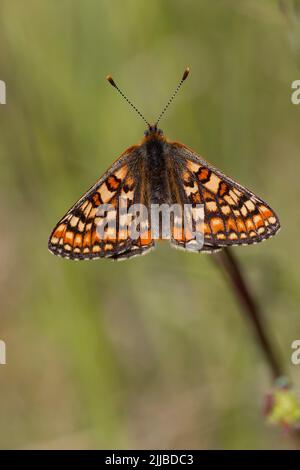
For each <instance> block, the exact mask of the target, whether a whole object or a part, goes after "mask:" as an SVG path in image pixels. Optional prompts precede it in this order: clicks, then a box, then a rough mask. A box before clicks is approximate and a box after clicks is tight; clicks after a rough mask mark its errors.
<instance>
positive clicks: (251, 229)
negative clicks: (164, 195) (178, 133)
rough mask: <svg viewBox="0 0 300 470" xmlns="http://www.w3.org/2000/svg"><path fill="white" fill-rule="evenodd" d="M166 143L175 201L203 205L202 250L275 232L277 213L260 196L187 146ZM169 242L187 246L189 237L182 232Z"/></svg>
mask: <svg viewBox="0 0 300 470" xmlns="http://www.w3.org/2000/svg"><path fill="white" fill-rule="evenodd" d="M167 145H168V147H167V150H166V154H167V155H168V157H167V158H168V165H169V167H170V168H171V174H172V178H171V180H172V181H173V187H174V188H176V187H177V190H176V194H177V202H180V204H181V205H182V206H183V205H184V204H191V205H192V206H193V207H194V206H195V205H196V204H203V207H204V221H203V225H202V226H201V230H202V231H203V235H204V243H203V247H202V248H201V251H203V252H214V251H217V250H218V249H220V248H223V247H225V246H232V245H249V244H253V243H258V242H260V241H263V240H265V239H267V238H269V237H271V236H273V235H275V233H276V232H277V231H278V229H279V228H280V224H279V220H278V217H277V216H276V214H275V213H274V212H273V210H272V209H271V208H270V207H269V206H268V205H267V204H266V203H265V202H264V201H263V200H262V199H260V198H258V197H257V196H255V195H254V194H253V193H252V192H251V191H249V190H248V189H246V188H244V187H243V186H241V185H240V184H238V183H236V182H235V181H234V180H232V179H231V178H229V177H227V176H226V175H224V174H223V173H221V172H220V171H219V170H217V169H216V168H214V167H212V166H211V165H209V164H208V163H207V162H206V161H205V160H203V159H201V158H200V157H199V156H198V155H197V154H196V153H194V152H193V151H192V150H191V149H189V148H188V147H186V146H184V145H182V144H179V143H176V142H173V143H168V144H167ZM174 193H175V189H174ZM171 242H172V244H174V245H175V246H178V247H182V248H187V247H188V245H187V244H188V243H189V242H190V240H188V239H187V238H186V236H184V235H183V237H182V238H181V239H180V237H179V238H178V237H177V238H176V239H175V238H174V237H173V239H172V240H171ZM196 251H200V250H196Z"/></svg>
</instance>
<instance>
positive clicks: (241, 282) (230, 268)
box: [213, 248, 285, 380]
mask: <svg viewBox="0 0 300 470" xmlns="http://www.w3.org/2000/svg"><path fill="white" fill-rule="evenodd" d="M213 257H214V259H215V260H216V262H217V263H218V265H220V266H221V268H222V270H223V272H224V274H226V277H227V278H228V280H229V281H230V283H231V285H232V287H233V291H234V293H235V296H236V297H237V298H238V300H239V302H240V304H241V306H242V308H243V311H244V312H245V313H246V314H247V316H248V319H249V320H250V322H251V323H252V326H253V329H254V332H255V334H256V337H257V340H258V343H259V345H260V347H261V349H262V351H263V352H264V354H265V357H266V359H267V362H268V364H269V367H270V370H271V373H272V375H273V378H274V380H275V379H277V378H278V377H281V376H284V375H285V373H284V370H283V368H282V365H281V363H280V362H279V360H278V358H277V354H275V351H274V347H273V344H272V342H271V341H270V338H269V336H268V333H267V330H266V328H265V325H264V321H263V316H262V312H261V309H260V308H259V305H258V304H257V302H256V301H255V298H254V296H253V294H252V292H251V289H250V287H249V284H248V282H247V281H246V279H245V276H244V274H243V271H242V268H241V266H240V264H239V263H238V261H237V259H236V257H235V256H234V255H233V253H232V249H230V248H225V249H224V250H222V251H221V252H220V253H218V254H216V255H213Z"/></svg>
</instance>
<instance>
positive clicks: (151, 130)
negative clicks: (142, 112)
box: [144, 124, 164, 137]
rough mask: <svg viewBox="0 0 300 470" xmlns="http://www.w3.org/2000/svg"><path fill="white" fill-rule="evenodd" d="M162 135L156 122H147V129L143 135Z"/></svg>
mask: <svg viewBox="0 0 300 470" xmlns="http://www.w3.org/2000/svg"><path fill="white" fill-rule="evenodd" d="M163 135H164V133H163V131H162V130H161V129H158V128H157V125H156V124H149V126H148V129H146V130H145V132H144V136H145V137H162V136H163Z"/></svg>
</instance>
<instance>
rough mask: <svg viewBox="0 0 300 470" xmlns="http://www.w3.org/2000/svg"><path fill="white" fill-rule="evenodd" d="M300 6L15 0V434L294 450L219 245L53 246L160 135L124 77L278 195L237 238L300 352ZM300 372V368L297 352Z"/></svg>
mask: <svg viewBox="0 0 300 470" xmlns="http://www.w3.org/2000/svg"><path fill="white" fill-rule="evenodd" d="M299 12H300V8H299V5H298V2H294V1H281V2H278V1H273V0H265V1H261V0H244V1H240V0H218V1H211V0H201V1H192V0H185V1H181V0H164V1H159V0H151V2H146V1H140V0H127V1H126V2H124V1H122V0H114V1H111V0H85V1H79V0H43V1H41V0H27V1H26V2H24V1H23V0H0V79H1V80H4V81H5V82H6V86H7V104H6V105H3V106H2V105H1V106H0V155H1V160H0V164H1V171H0V178H1V184H0V193H1V194H0V196H1V197H0V214H1V230H0V257H1V258H0V259H1V263H0V282H1V287H0V310H1V316H0V338H1V339H3V340H5V341H6V344H7V365H6V366H0V409H1V413H0V447H1V448H42V449H45V448H48V449H54V448H74V449H79V448H83V449H90V448H120V449H128V448H166V449H168V448H170V449H174V448H208V449H214V448H226V449H241V448H274V449H276V448H291V447H293V446H294V445H295V444H294V443H293V442H291V440H290V439H289V437H288V436H287V435H286V434H284V433H283V432H282V431H280V430H278V429H273V428H270V427H269V426H268V425H267V424H266V423H265V421H264V419H263V418H262V416H261V406H262V402H263V397H264V395H265V393H266V392H267V391H268V390H269V389H270V387H271V380H270V371H269V369H268V366H267V364H266V362H265V360H264V358H263V356H262V353H261V351H260V350H259V348H258V345H257V343H256V342H255V339H254V337H253V335H252V330H251V328H250V326H249V324H248V323H247V321H246V319H245V315H244V314H243V312H241V310H240V308H239V306H238V305H237V303H236V299H235V298H234V295H233V292H232V291H231V290H230V288H229V286H228V284H227V283H226V281H225V279H224V278H223V275H222V273H221V272H220V271H219V270H218V268H217V266H216V265H215V264H214V263H213V260H212V259H211V257H210V256H208V255H195V254H186V253H184V252H181V251H178V250H173V249H171V248H169V246H167V245H163V246H160V247H159V248H158V249H156V251H154V252H152V253H151V254H150V255H147V256H144V257H139V258H135V259H133V260H129V261H126V262H122V263H112V262H110V261H108V260H102V261H97V262H88V263H74V262H71V261H67V260H62V259H60V258H56V257H53V256H51V254H50V253H49V252H48V250H47V240H48V236H49V234H50V232H51V230H52V228H53V226H54V225H55V224H56V222H57V221H58V219H59V218H60V217H61V216H62V215H63V214H64V213H65V212H66V210H67V209H68V208H69V207H70V206H71V205H72V204H73V203H74V202H75V201H76V200H77V199H78V198H79V196H81V194H82V193H83V192H84V191H85V190H86V189H88V188H89V187H90V185H91V184H92V183H93V182H94V181H95V180H96V179H97V178H98V177H99V176H100V175H101V174H102V173H103V172H104V171H105V170H106V169H107V167H108V166H109V165H110V164H111V162H112V161H113V160H114V159H115V158H116V157H117V156H118V155H119V154H120V153H121V152H122V151H123V150H124V149H125V148H126V147H127V146H129V145H131V144H133V143H135V142H136V141H138V140H139V139H140V138H141V137H142V134H143V131H144V124H143V122H142V121H141V120H140V119H139V118H138V117H137V116H136V115H135V114H134V113H133V112H132V110H131V109H130V108H129V107H128V106H127V105H126V103H125V102H124V101H122V100H121V99H120V97H119V96H118V95H117V93H116V92H115V91H114V90H113V89H112V88H111V87H109V86H108V85H107V83H106V82H105V79H104V78H105V76H106V75H107V74H108V73H111V74H112V75H113V76H114V78H115V80H116V81H118V83H119V85H120V86H121V87H122V88H123V89H124V91H125V92H126V93H127V94H128V96H129V97H131V98H132V99H133V100H134V102H135V103H136V104H137V105H138V106H139V107H140V108H141V110H142V112H144V114H145V115H146V117H147V119H148V120H150V121H151V120H154V119H155V118H156V117H157V115H158V114H159V112H160V110H161V108H162V106H163V105H164V104H165V102H166V100H167V98H168V97H169V95H170V93H171V92H172V91H173V89H174V87H175V86H176V84H177V81H178V79H179V78H180V76H181V74H182V71H183V69H184V67H185V66H186V65H190V67H191V76H190V78H189V80H188V81H187V82H186V83H185V85H184V87H183V89H182V90H181V93H180V95H179V96H178V97H177V99H176V101H175V102H174V104H173V105H172V107H171V108H170V110H169V112H168V114H167V116H165V118H164V120H163V121H162V123H161V126H162V128H163V129H164V131H165V133H166V134H167V135H168V136H169V138H171V139H175V140H180V141H182V142H184V143H185V144H187V145H189V146H190V147H192V148H194V149H196V150H197V151H198V152H199V153H200V154H202V155H203V156H204V157H205V158H207V159H208V160H209V161H210V162H211V163H213V164H214V165H215V166H217V167H219V168H220V169H222V170H223V171H224V172H225V173H227V174H229V175H230V176H232V177H234V178H235V179H237V180H238V181H240V182H241V183H242V184H244V185H246V186H248V187H249V188H250V189H252V190H253V191H254V192H256V193H257V194H258V195H259V196H261V197H262V198H264V199H266V201H268V202H269V204H270V205H271V206H272V207H273V208H274V209H275V210H276V211H277V212H278V214H279V216H280V219H281V223H282V230H281V232H280V234H279V235H278V236H277V237H275V238H273V239H271V240H269V241H268V242H266V243H264V244H262V245H256V246H252V247H243V248H236V249H235V254H236V255H237V256H238V258H239V260H240V262H241V264H242V266H243V269H244V272H245V275H246V277H247V279H248V281H249V284H250V285H251V288H252V290H253V292H254V293H255V295H256V297H257V299H258V300H259V302H260V304H261V306H262V308H263V311H264V316H265V320H266V322H267V325H268V331H269V334H270V335H271V337H272V338H273V340H274V342H275V344H276V345H277V347H278V349H279V351H280V353H281V357H282V359H283V362H284V363H285V366H286V367H287V370H288V371H289V372H290V374H291V376H292V378H293V380H294V382H295V383H296V386H298V391H299V389H300V381H299V371H300V369H299V368H298V369H297V367H296V366H292V365H291V362H290V355H291V352H292V350H291V342H292V341H293V340H294V339H299V337H300V323H299V304H300V252H299V249H298V243H299V222H300V211H299V199H300V185H299V172H300V135H299V119H300V106H298V107H297V106H295V105H292V104H291V83H292V81H293V80H296V79H300V68H299V63H300V61H299V51H300V35H299V23H298V21H299ZM298 367H300V366H298Z"/></svg>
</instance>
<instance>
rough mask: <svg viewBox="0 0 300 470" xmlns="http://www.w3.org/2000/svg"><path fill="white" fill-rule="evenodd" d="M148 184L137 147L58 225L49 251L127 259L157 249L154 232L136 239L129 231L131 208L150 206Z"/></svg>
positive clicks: (70, 255) (74, 256)
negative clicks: (138, 205)
mask: <svg viewBox="0 0 300 470" xmlns="http://www.w3.org/2000/svg"><path fill="white" fill-rule="evenodd" d="M145 184H146V178H145V175H144V168H143V161H142V159H141V158H140V154H139V146H138V145H137V146H134V147H131V148H130V149H128V150H127V151H125V152H124V154H122V155H121V157H120V158H119V159H118V160H117V161H116V162H115V163H114V164H113V165H112V166H111V167H110V168H109V170H108V171H107V172H106V173H105V174H104V175H103V176H102V177H101V178H100V179H99V180H98V181H97V182H96V184H95V185H94V186H92V187H91V188H90V189H89V190H88V191H87V192H86V193H85V194H84V195H83V196H82V197H81V198H80V199H79V201H77V202H76V204H74V206H73V207H71V209H70V210H69V211H68V212H67V213H66V215H65V216H64V217H63V218H62V219H61V220H60V221H59V222H58V224H57V225H56V227H55V228H54V230H53V232H52V234H51V236H50V238H49V244H48V247H49V250H50V251H51V252H52V253H53V254H55V255H58V256H62V257H65V258H70V259H75V260H84V259H97V258H104V257H105V258H110V259H124V258H130V257H132V256H135V255H138V254H143V253H144V252H146V251H148V250H149V249H150V248H152V247H153V246H154V242H153V240H152V238H151V236H150V232H148V230H147V231H146V233H141V234H140V236H138V237H137V238H135V239H134V238H132V236H131V235H130V233H129V230H128V223H129V220H128V217H129V216H128V210H129V209H130V207H131V205H132V204H143V205H144V206H146V207H148V204H149V201H148V192H147V191H146V190H145V188H144V185H145ZM120 201H121V204H122V207H120ZM125 208H126V211H127V212H126V211H125ZM145 225H146V228H147V221H145Z"/></svg>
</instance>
